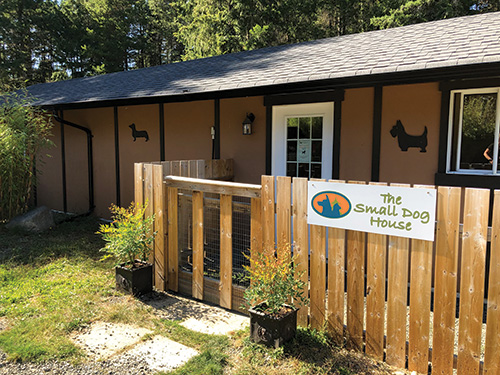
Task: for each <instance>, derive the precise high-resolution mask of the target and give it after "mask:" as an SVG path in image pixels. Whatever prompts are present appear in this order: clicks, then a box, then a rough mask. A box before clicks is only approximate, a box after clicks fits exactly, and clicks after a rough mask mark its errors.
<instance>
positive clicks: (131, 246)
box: [97, 202, 156, 266]
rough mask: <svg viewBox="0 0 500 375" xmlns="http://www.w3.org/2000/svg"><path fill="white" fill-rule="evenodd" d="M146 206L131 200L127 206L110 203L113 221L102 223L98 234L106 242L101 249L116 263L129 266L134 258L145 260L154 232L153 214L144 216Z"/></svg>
mask: <svg viewBox="0 0 500 375" xmlns="http://www.w3.org/2000/svg"><path fill="white" fill-rule="evenodd" d="M146 206H147V203H146V205H145V206H141V205H140V204H135V203H134V202H132V203H131V204H130V206H129V207H128V208H124V207H118V206H116V205H114V204H112V205H111V207H110V210H111V213H112V218H113V222H112V223H111V224H102V225H101V226H100V228H99V231H98V232H97V233H98V234H101V235H102V239H103V240H104V241H105V242H106V246H105V247H103V248H102V249H101V250H102V251H104V252H106V253H108V254H109V255H111V256H113V257H114V258H115V259H116V260H117V262H118V264H121V263H126V264H129V265H131V266H133V264H134V260H136V259H139V260H142V261H146V260H147V259H148V255H149V253H150V251H151V244H152V243H153V239H154V236H155V234H156V232H153V231H152V227H153V221H154V215H152V216H149V217H145V216H144V212H145V211H146Z"/></svg>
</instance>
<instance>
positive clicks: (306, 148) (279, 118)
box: [272, 102, 333, 179]
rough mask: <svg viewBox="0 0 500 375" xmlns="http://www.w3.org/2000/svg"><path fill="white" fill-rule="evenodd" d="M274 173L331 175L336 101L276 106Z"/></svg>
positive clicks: (316, 176) (278, 174) (274, 117)
mask: <svg viewBox="0 0 500 375" xmlns="http://www.w3.org/2000/svg"><path fill="white" fill-rule="evenodd" d="M272 130H273V142H272V174H273V175H274V176H290V177H307V178H324V179H330V178H332V157H333V102H328V103H312V104H294V105H280V106H273V129H272Z"/></svg>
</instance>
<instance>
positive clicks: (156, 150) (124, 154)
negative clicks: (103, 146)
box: [118, 104, 160, 206]
mask: <svg viewBox="0 0 500 375" xmlns="http://www.w3.org/2000/svg"><path fill="white" fill-rule="evenodd" d="M159 111H160V109H159V105H158V104H151V105H137V106H129V107H118V134H119V140H120V145H119V148H120V194H121V205H122V206H128V205H129V204H130V202H132V201H133V200H134V163H137V162H148V161H159V160H160V126H159V123H160V114H159ZM132 123H134V124H135V126H136V130H137V131H141V130H143V131H144V130H145V131H147V132H148V136H149V141H147V142H146V139H145V138H137V139H136V141H135V142H134V138H133V137H132V129H131V128H130V127H129V126H130V125H131V124H132Z"/></svg>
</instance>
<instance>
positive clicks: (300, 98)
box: [264, 89, 344, 107]
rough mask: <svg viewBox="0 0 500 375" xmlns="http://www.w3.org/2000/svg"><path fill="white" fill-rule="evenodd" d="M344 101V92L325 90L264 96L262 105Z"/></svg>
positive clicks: (341, 90)
mask: <svg viewBox="0 0 500 375" xmlns="http://www.w3.org/2000/svg"><path fill="white" fill-rule="evenodd" d="M343 100H344V90H343V89H335V90H326V91H307V92H299V93H293V94H276V95H267V96H264V105H265V106H266V107H267V106H269V105H285V104H304V103H322V102H337V101H343Z"/></svg>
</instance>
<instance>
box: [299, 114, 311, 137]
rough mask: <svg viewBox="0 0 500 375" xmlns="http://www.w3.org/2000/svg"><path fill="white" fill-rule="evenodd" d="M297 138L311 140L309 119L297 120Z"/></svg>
mask: <svg viewBox="0 0 500 375" xmlns="http://www.w3.org/2000/svg"><path fill="white" fill-rule="evenodd" d="M299 138H302V139H305V138H311V118H310V117H301V118H300V119H299Z"/></svg>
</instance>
